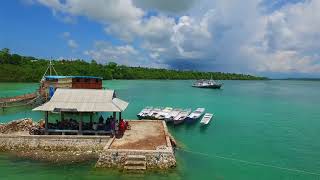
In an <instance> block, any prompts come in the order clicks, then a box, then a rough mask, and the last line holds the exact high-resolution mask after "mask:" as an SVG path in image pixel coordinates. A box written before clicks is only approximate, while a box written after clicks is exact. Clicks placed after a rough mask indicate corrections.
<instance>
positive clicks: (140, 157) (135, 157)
mask: <svg viewBox="0 0 320 180" xmlns="http://www.w3.org/2000/svg"><path fill="white" fill-rule="evenodd" d="M127 160H132V161H134V160H137V161H146V156H144V155H127Z"/></svg>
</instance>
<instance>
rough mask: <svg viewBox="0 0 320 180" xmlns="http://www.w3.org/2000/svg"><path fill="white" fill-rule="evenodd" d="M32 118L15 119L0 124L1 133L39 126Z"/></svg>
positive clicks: (26, 129) (27, 129)
mask: <svg viewBox="0 0 320 180" xmlns="http://www.w3.org/2000/svg"><path fill="white" fill-rule="evenodd" d="M37 125H38V123H35V122H33V121H32V119H30V118H25V119H19V120H14V121H11V122H8V123H3V124H0V133H2V134H9V133H15V132H21V131H29V130H30V129H31V128H33V127H35V126H37Z"/></svg>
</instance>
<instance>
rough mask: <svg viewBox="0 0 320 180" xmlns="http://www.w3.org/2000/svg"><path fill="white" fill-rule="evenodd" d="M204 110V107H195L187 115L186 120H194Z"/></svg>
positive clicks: (188, 121)
mask: <svg viewBox="0 0 320 180" xmlns="http://www.w3.org/2000/svg"><path fill="white" fill-rule="evenodd" d="M205 110H206V109H205V108H197V109H196V110H195V111H193V112H192V113H191V114H189V116H188V117H187V118H186V122H187V123H192V122H194V121H196V120H197V119H199V118H200V117H201V116H202V115H203V114H204V111H205Z"/></svg>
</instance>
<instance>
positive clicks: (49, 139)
mask: <svg viewBox="0 0 320 180" xmlns="http://www.w3.org/2000/svg"><path fill="white" fill-rule="evenodd" d="M129 126H130V129H129V130H126V131H125V133H124V135H123V136H122V137H117V138H116V137H113V138H111V137H110V136H88V135H28V134H27V132H26V131H24V132H10V133H8V134H0V151H2V152H10V153H14V154H17V155H18V156H21V157H27V158H31V159H34V160H44V161H50V162H66V163H73V162H79V161H87V160H88V159H91V160H92V159H94V160H97V163H96V167H98V168H119V169H127V170H146V169H168V168H172V167H175V166H176V160H175V156H174V150H173V148H172V145H171V141H170V135H169V133H168V129H167V126H166V124H165V122H164V121H154V120H152V121H151V120H138V121H133V120H132V121H129Z"/></svg>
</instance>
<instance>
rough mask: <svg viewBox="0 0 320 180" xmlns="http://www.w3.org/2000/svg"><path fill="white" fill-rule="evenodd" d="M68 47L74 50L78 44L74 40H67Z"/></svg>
mask: <svg viewBox="0 0 320 180" xmlns="http://www.w3.org/2000/svg"><path fill="white" fill-rule="evenodd" d="M68 46H69V47H70V48H71V49H75V48H77V47H78V46H79V45H78V43H77V42H76V41H75V40H73V39H69V40H68Z"/></svg>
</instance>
